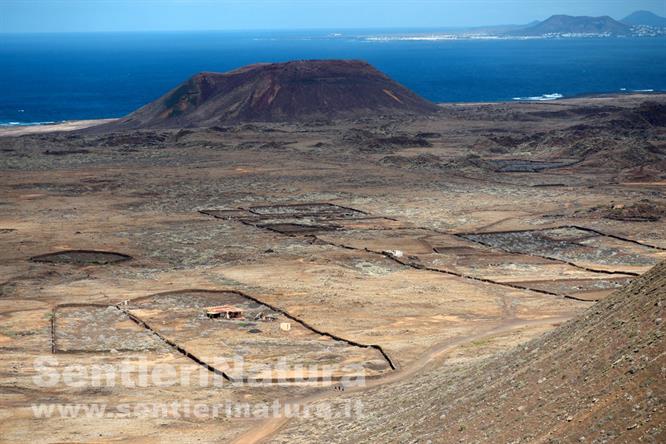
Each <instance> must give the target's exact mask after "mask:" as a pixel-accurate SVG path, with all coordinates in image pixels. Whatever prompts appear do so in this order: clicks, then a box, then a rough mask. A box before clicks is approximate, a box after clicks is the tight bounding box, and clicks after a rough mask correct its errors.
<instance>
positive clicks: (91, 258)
mask: <svg viewBox="0 0 666 444" xmlns="http://www.w3.org/2000/svg"><path fill="white" fill-rule="evenodd" d="M130 259H132V257H131V256H128V255H126V254H122V253H114V252H111V251H94V250H65V251H58V252H55V253H47V254H41V255H39V256H33V257H31V258H30V260H31V261H32V262H43V263H49V264H72V265H107V264H114V263H117V262H124V261H128V260H130Z"/></svg>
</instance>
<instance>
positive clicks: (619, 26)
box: [505, 11, 666, 36]
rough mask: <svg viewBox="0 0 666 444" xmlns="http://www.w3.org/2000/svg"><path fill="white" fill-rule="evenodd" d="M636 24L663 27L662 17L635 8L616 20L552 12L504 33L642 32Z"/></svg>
mask: <svg viewBox="0 0 666 444" xmlns="http://www.w3.org/2000/svg"><path fill="white" fill-rule="evenodd" d="M636 27H649V28H666V18H664V17H660V16H658V15H656V14H654V13H652V12H649V11H636V12H634V13H633V14H630V15H629V16H627V17H625V18H624V19H622V20H621V21H617V20H615V19H613V18H612V17H609V16H607V15H606V16H602V17H588V16H571V15H563V14H561V15H553V16H552V17H550V18H548V19H546V20H544V21H543V22H537V23H530V24H529V25H527V26H525V27H520V28H517V29H513V30H511V31H508V32H506V33H505V35H510V36H548V35H605V36H629V35H646V34H645V32H644V30H640V31H637V30H636Z"/></svg>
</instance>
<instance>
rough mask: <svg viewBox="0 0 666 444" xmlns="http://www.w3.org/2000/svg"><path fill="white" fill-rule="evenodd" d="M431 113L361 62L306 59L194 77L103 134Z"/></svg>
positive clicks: (424, 103)
mask: <svg viewBox="0 0 666 444" xmlns="http://www.w3.org/2000/svg"><path fill="white" fill-rule="evenodd" d="M437 109H438V108H437V106H436V105H435V104H433V103H431V102H428V101H427V100H425V99H423V98H421V97H419V96H418V95H416V94H415V93H414V92H412V91H410V90H408V89H407V88H405V87H404V86H402V85H400V84H398V83H396V82H394V81H393V80H391V79H390V78H388V77H387V76H385V75H384V74H382V73H381V72H379V71H378V70H376V69H375V68H373V67H372V66H370V65H369V64H367V63H365V62H361V61H354V60H319V61H318V60H309V61H295V62H288V63H274V64H256V65H250V66H246V67H244V68H240V69H237V70H234V71H230V72H227V73H216V72H204V73H200V74H197V75H195V76H194V77H192V78H191V79H189V80H187V81H186V82H184V83H182V84H181V85H179V86H178V87H176V88H175V89H173V90H171V91H170V92H168V93H167V94H166V95H164V96H163V97H161V98H159V99H157V100H155V101H154V102H152V103H150V104H148V105H146V106H144V107H142V108H140V109H139V110H137V111H135V112H133V113H132V114H130V115H128V116H127V117H126V118H124V119H121V120H120V121H119V122H117V123H114V124H112V125H109V127H111V128H117V129H135V128H175V127H205V126H213V125H217V124H223V123H229V122H248V121H263V122H282V121H294V120H307V119H319V118H338V117H351V118H356V117H364V116H368V115H378V114H424V113H431V112H434V111H436V110H437Z"/></svg>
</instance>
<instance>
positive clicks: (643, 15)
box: [620, 11, 666, 28]
mask: <svg viewBox="0 0 666 444" xmlns="http://www.w3.org/2000/svg"><path fill="white" fill-rule="evenodd" d="M620 21H621V22H622V23H624V24H625V25H628V26H654V27H658V28H666V18H664V17H660V16H658V15H657V14H654V13H652V12H650V11H636V12H634V13H633V14H630V15H628V16H626V17H625V18H623V19H622V20H620Z"/></svg>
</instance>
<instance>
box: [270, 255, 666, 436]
mask: <svg viewBox="0 0 666 444" xmlns="http://www.w3.org/2000/svg"><path fill="white" fill-rule="evenodd" d="M665 308H666V262H662V263H661V264H659V265H657V266H656V267H654V268H653V269H652V270H651V271H649V272H648V273H646V274H645V275H643V276H641V277H640V278H638V279H636V280H635V281H634V282H632V283H631V284H629V285H628V286H627V287H625V288H624V289H622V290H619V291H618V292H616V293H615V294H614V295H612V296H611V297H609V298H608V299H606V300H604V301H602V302H599V303H597V304H596V305H594V306H592V307H591V308H590V309H589V310H588V311H587V312H586V313H584V314H583V315H582V316H581V317H579V318H577V319H575V320H572V321H570V322H567V323H566V324H564V325H562V326H560V327H559V328H557V329H556V330H555V331H553V332H551V333H549V334H547V335H545V336H544V337H542V338H539V339H537V340H534V341H531V342H529V343H528V344H526V345H524V346H521V347H519V348H517V349H515V350H514V351H512V352H509V353H507V354H505V355H503V356H500V357H497V358H490V359H488V360H486V361H485V362H483V363H481V364H478V365H475V366H472V367H471V368H470V367H462V368H457V369H456V368H449V369H447V370H442V369H432V370H430V371H428V372H425V373H422V374H419V375H417V376H416V377H415V378H414V379H413V380H410V381H408V382H404V383H400V384H396V385H389V386H384V387H379V388H373V389H370V390H368V391H366V392H363V393H362V394H361V395H360V396H359V395H355V396H356V397H359V398H361V400H362V402H363V403H364V410H363V413H364V415H363V416H362V417H360V418H355V419H354V420H351V421H350V420H347V419H334V420H332V421H314V420H308V421H296V422H294V423H292V424H290V426H289V427H287V428H286V429H285V430H284V431H283V432H282V433H281V434H280V435H279V437H277V438H276V439H274V441H273V442H296V441H298V440H299V437H303V436H307V437H308V438H307V439H308V440H309V441H311V442H312V441H322V442H323V441H326V442H424V443H425V442H429V441H432V442H443V443H454V442H455V443H457V442H466V443H479V442H492V443H509V442H511V443H518V442H520V443H527V442H543V443H545V442H553V443H565V442H566V443H570V442H588V443H603V442H622V443H637V442H655V443H656V442H665V441H664V438H666V403H665V402H664V400H665V397H666V384H665V383H664V378H666V346H665V345H664V332H663V326H664V317H665V315H666V310H665ZM348 396H353V395H351V394H350V395H348Z"/></svg>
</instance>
